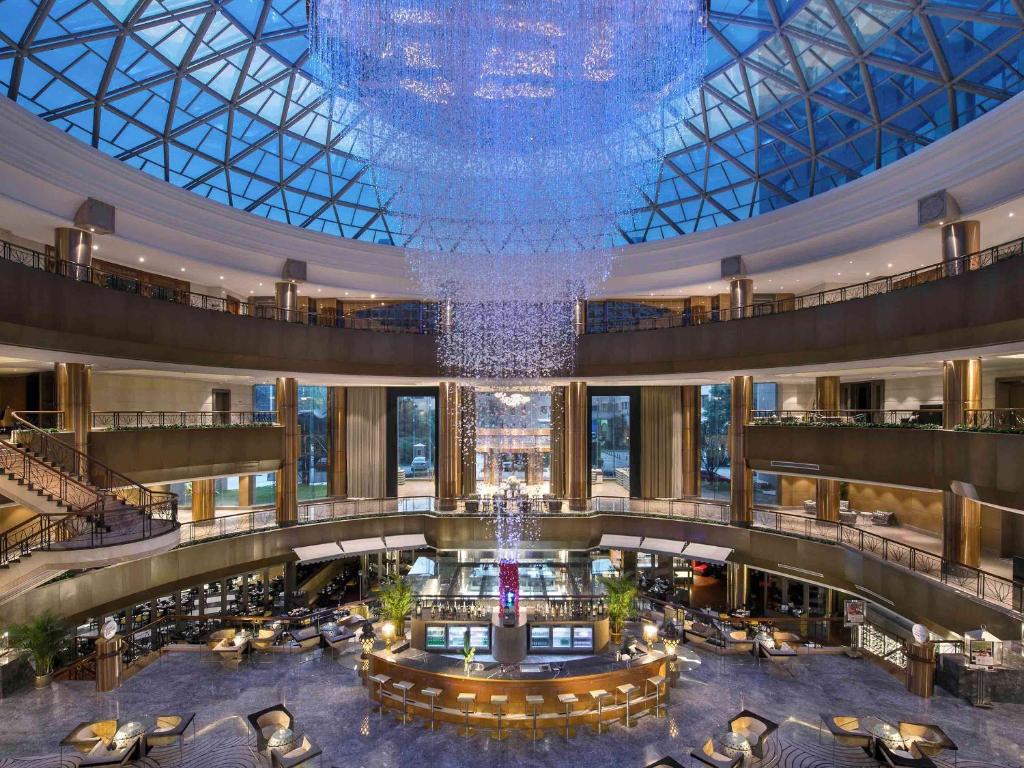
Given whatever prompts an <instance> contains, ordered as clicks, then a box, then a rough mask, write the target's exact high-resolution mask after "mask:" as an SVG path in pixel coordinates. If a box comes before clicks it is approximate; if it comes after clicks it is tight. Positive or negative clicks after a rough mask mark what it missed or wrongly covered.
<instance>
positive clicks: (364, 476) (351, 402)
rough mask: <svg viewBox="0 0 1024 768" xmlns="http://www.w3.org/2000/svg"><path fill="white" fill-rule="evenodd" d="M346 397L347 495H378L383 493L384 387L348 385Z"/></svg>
mask: <svg viewBox="0 0 1024 768" xmlns="http://www.w3.org/2000/svg"><path fill="white" fill-rule="evenodd" d="M346 399H347V403H346V407H347V410H348V429H347V430H346V431H347V435H346V438H347V444H348V456H347V458H348V495H349V498H381V497H383V496H384V495H385V493H387V490H386V487H387V486H386V482H385V474H386V472H387V421H388V419H387V412H388V396H387V389H386V388H385V387H351V388H349V390H348V396H347V398H346Z"/></svg>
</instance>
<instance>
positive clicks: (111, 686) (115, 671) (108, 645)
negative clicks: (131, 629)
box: [96, 611, 131, 693]
mask: <svg viewBox="0 0 1024 768" xmlns="http://www.w3.org/2000/svg"><path fill="white" fill-rule="evenodd" d="M128 615H129V616H130V615H131V611H128ZM123 646H124V640H123V638H122V637H121V635H114V636H113V637H112V638H110V639H109V640H108V639H107V638H105V637H99V638H97V639H96V690H97V691H99V692H100V693H109V692H110V691H115V690H117V689H118V688H120V687H121V682H122V680H123V669H122V666H121V665H122V656H123V655H124V653H123V650H124V649H123Z"/></svg>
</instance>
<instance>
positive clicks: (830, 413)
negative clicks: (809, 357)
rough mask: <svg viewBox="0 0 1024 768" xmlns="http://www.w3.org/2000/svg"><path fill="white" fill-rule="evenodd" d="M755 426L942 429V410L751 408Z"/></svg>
mask: <svg viewBox="0 0 1024 768" xmlns="http://www.w3.org/2000/svg"><path fill="white" fill-rule="evenodd" d="M750 420H751V424H753V425H754V426H782V427H904V428H908V429H941V428H942V411H941V409H938V410H916V411H913V410H852V411H850V410H838V411H837V410H807V411H792V410H782V411H776V410H771V411H763V410H758V411H751V413H750Z"/></svg>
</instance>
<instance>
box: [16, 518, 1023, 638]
mask: <svg viewBox="0 0 1024 768" xmlns="http://www.w3.org/2000/svg"><path fill="white" fill-rule="evenodd" d="M402 534H423V535H424V537H425V538H426V540H427V542H428V544H429V545H430V546H433V547H435V548H437V549H460V548H461V549H466V548H474V547H488V548H493V546H494V541H493V537H492V538H490V539H488V538H486V537H487V534H486V526H484V527H481V525H480V520H479V518H478V517H475V516H471V515H451V516H435V515H431V514H402V515H385V516H383V517H373V518H356V519H351V518H350V519H345V520H340V521H333V522H325V523H316V524H308V525H300V526H293V527H289V528H279V529H271V530H268V531H263V532H260V533H254V534H248V535H244V536H237V537H234V538H226V539H218V540H214V541H209V542H206V543H202V544H196V545H193V546H187V547H179V548H178V549H175V550H172V551H170V552H165V553H162V554H159V555H156V556H153V557H150V558H147V559H144V560H136V561H133V562H130V563H124V564H121V565H116V566H112V567H110V568H103V569H99V570H96V571H92V572H89V573H85V574H82V575H81V576H77V577H75V578H73V579H64V580H61V581H57V582H54V583H51V584H47V585H45V586H43V587H39V588H37V589H35V590H33V591H32V593H31V594H30V595H25V596H22V597H19V598H16V599H14V600H12V601H11V602H9V603H7V604H5V606H4V614H5V616H4V618H5V621H12V622H14V621H23V620H25V619H27V618H29V617H32V616H36V615H38V614H40V613H41V612H43V611H45V610H50V611H53V612H54V613H56V614H57V615H60V616H64V617H66V618H68V619H71V620H80V619H84V618H86V617H88V616H97V615H105V614H106V613H110V612H112V611H114V610H117V609H119V608H122V607H124V606H125V605H128V604H131V603H133V602H141V601H143V600H148V599H151V598H152V597H153V596H154V595H161V594H165V593H169V592H173V591H174V590H175V589H179V588H185V587H188V586H191V585H194V584H196V583H199V582H202V581H211V580H214V579H218V578H223V577H226V576H231V575H235V574H238V573H241V572H244V571H246V570H256V569H259V568H264V567H267V566H269V565H275V564H281V563H284V562H287V561H290V560H294V559H295V554H294V552H293V549H294V548H295V547H301V546H311V545H315V544H322V543H325V542H331V541H338V540H350V539H359V538H366V537H371V536H397V535H402ZM604 534H620V535H621V534H628V535H632V536H655V537H664V538H671V539H677V540H680V541H689V542H698V543H702V544H710V545H714V546H721V547H726V548H729V549H732V550H733V554H732V555H731V556H730V560H732V561H734V562H737V563H743V564H747V565H750V566H752V567H755V568H759V569H763V570H766V571H769V572H772V573H781V574H783V575H788V576H790V577H792V578H797V579H800V580H803V581H811V582H814V583H818V584H821V585H823V586H828V587H833V588H835V589H839V590H842V591H844V592H847V593H849V594H851V595H857V596H859V597H863V598H864V599H867V600H869V601H872V602H875V603H877V604H879V605H882V606H884V607H886V608H888V609H890V610H893V611H895V612H897V613H899V614H901V615H903V616H905V617H906V618H908V619H910V620H911V621H916V622H921V623H925V624H928V625H929V626H931V627H933V628H934V629H936V630H938V631H952V632H960V633H962V632H964V631H966V630H968V629H973V628H975V627H977V626H981V625H982V624H985V625H986V626H988V628H989V629H990V631H992V632H995V633H996V634H998V635H1000V636H1005V635H1007V633H1012V631H1015V628H1016V629H1019V627H1020V618H1019V616H1015V615H1014V614H1013V613H1012V612H1011V611H1009V610H1004V609H1000V608H998V607H997V606H995V605H992V604H988V603H984V602H982V601H981V600H978V599H976V598H974V597H973V596H971V595H969V594H968V593H966V592H962V591H960V590H957V589H954V588H952V587H949V586H946V585H944V584H943V583H941V582H940V581H938V580H935V579H929V578H927V577H925V576H922V575H919V574H915V573H913V572H911V571H908V570H906V569H904V568H901V567H899V566H896V565H894V564H892V563H889V562H886V561H884V560H880V559H878V558H875V557H872V556H871V555H869V554H867V553H864V552H860V551H857V550H853V549H850V548H847V547H843V546H840V545H835V544H828V543H825V542H821V541H816V540H811V539H803V538H798V537H795V536H787V535H780V534H775V533H770V532H766V531H761V530H758V529H752V528H737V527H732V526H725V525H716V524H712V523H703V522H697V521H692V520H668V519H665V518H658V517H650V518H645V517H640V516H638V515H616V514H593V515H570V514H566V515H557V516H551V517H541V518H538V519H537V530H536V533H535V535H534V536H533V537H532V540H531V542H529V546H530V547H533V548H536V549H590V548H593V547H596V546H597V545H598V543H599V542H600V540H601V537H602V536H603V535H604Z"/></svg>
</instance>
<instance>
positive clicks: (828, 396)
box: [814, 376, 839, 523]
mask: <svg viewBox="0 0 1024 768" xmlns="http://www.w3.org/2000/svg"><path fill="white" fill-rule="evenodd" d="M814 394H815V404H816V406H817V409H818V410H819V411H824V412H825V413H824V415H826V416H838V415H839V377H838V376H818V377H817V378H816V379H815V380H814ZM815 502H816V503H815V508H816V514H815V517H817V518H818V519H819V520H827V521H829V522H833V523H836V522H839V481H838V480H825V479H821V480H818V481H817V482H816V490H815Z"/></svg>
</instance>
